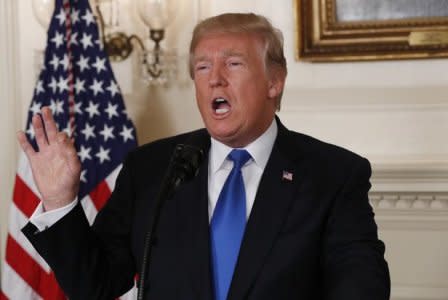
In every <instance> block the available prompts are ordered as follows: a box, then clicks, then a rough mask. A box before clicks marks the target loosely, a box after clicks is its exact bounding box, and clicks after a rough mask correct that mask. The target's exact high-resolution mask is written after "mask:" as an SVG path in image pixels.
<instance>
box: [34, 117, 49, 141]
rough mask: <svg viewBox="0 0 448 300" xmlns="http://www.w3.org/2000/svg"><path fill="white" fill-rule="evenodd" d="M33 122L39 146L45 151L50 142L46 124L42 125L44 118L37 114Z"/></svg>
mask: <svg viewBox="0 0 448 300" xmlns="http://www.w3.org/2000/svg"><path fill="white" fill-rule="evenodd" d="M31 122H32V124H33V128H34V133H35V136H36V143H37V146H38V147H39V149H43V148H45V146H48V141H47V136H46V134H45V128H44V124H43V123H42V118H41V116H40V115H38V114H36V115H34V116H33V118H32V119H31Z"/></svg>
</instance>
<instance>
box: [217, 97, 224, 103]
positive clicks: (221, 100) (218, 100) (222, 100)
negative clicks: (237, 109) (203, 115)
mask: <svg viewBox="0 0 448 300" xmlns="http://www.w3.org/2000/svg"><path fill="white" fill-rule="evenodd" d="M215 101H216V102H218V103H221V102H226V99H224V98H216V99H215Z"/></svg>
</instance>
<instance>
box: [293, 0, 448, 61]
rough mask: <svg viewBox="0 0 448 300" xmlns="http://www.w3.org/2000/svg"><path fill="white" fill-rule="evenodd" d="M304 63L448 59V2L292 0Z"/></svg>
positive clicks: (419, 0) (416, 0) (442, 0)
mask: <svg viewBox="0 0 448 300" xmlns="http://www.w3.org/2000/svg"><path fill="white" fill-rule="evenodd" d="M294 2H295V14H296V22H295V23H296V24H295V25H296V41H297V47H296V49H297V53H296V54H297V55H296V57H297V58H298V59H300V60H306V61H316V62H319V61H354V60H381V59H409V58H436V57H448V0H294Z"/></svg>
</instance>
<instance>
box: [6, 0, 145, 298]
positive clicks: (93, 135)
mask: <svg viewBox="0 0 448 300" xmlns="http://www.w3.org/2000/svg"><path fill="white" fill-rule="evenodd" d="M43 106H49V107H50V108H51V110H52V113H53V116H54V118H55V120H56V122H57V124H58V127H59V129H60V130H64V131H66V132H67V133H68V134H69V135H70V136H73V137H74V138H75V146H76V148H77V151H78V156H79V158H80V160H81V163H82V172H81V185H80V190H79V195H78V197H79V199H81V202H82V206H83V208H84V211H85V212H86V215H87V218H88V219H89V221H90V223H92V222H93V220H94V218H95V216H96V214H97V212H98V210H99V209H101V208H102V207H103V205H104V204H105V203H106V201H107V199H108V198H109V195H110V193H111V190H112V189H113V187H114V184H115V179H116V176H117V175H118V172H119V170H120V168H121V162H122V160H123V159H124V157H125V155H126V153H127V152H128V151H129V150H130V149H132V148H134V147H135V146H136V145H137V141H136V136H135V128H134V126H133V124H132V122H131V120H130V119H129V118H128V116H127V114H126V111H125V106H124V102H123V99H122V95H121V92H120V89H119V87H118V85H117V82H116V80H115V78H114V75H113V73H112V69H111V66H110V63H109V61H108V58H107V55H106V54H105V52H104V51H103V49H102V46H101V43H100V41H99V34H98V27H97V25H96V23H95V19H94V16H93V14H92V10H91V9H90V7H89V3H88V0H56V3H55V10H54V14H53V17H52V20H51V23H50V27H49V29H48V36H47V47H46V50H45V60H44V65H43V68H42V70H41V73H40V76H39V79H38V81H37V84H36V86H35V89H34V94H33V99H32V102H31V105H30V108H29V112H28V121H27V124H26V134H27V136H28V138H29V140H30V141H31V142H32V143H34V145H35V140H34V132H33V128H32V126H31V117H32V116H33V115H34V114H37V113H39V111H40V109H41V108H42V107H43ZM39 201H40V200H39V193H38V192H37V189H36V186H35V184H34V182H33V178H32V174H31V169H30V166H29V164H28V160H27V158H26V157H25V155H24V153H20V159H19V165H18V170H17V175H16V179H15V186H14V193H13V202H12V205H11V211H10V218H9V232H8V237H7V245H6V255H5V262H4V264H3V266H4V267H3V272H2V286H1V291H0V300H3V299H11V300H16V299H18V300H31V299H33V300H34V299H49V300H58V299H65V296H64V294H63V292H62V290H61V289H60V288H59V286H58V285H57V282H56V280H55V277H54V275H53V273H52V272H51V270H50V268H49V266H48V265H47V264H46V263H45V261H44V260H43V259H42V258H41V257H40V256H39V255H38V254H37V252H36V251H35V250H34V248H33V247H32V246H31V244H30V243H29V242H28V240H27V239H26V238H25V236H24V235H23V234H22V233H21V231H20V230H21V228H22V227H23V226H25V224H26V223H27V222H28V218H29V217H30V216H31V215H32V213H33V211H34V210H35V208H36V206H37V205H38V203H39ZM134 293H135V290H131V291H130V292H129V293H128V294H127V295H126V296H124V297H122V299H125V298H129V299H130V297H134ZM134 298H135V297H134Z"/></svg>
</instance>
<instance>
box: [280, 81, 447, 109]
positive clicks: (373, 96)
mask: <svg viewBox="0 0 448 300" xmlns="http://www.w3.org/2000/svg"><path fill="white" fill-rule="evenodd" d="M447 92H448V87H446V86H425V87H406V88H403V87H400V86H396V87H369V86H366V87H326V88H308V87H303V88H302V87H289V86H288V84H286V89H285V92H284V96H283V99H284V100H283V103H282V110H281V112H282V113H283V112H284V113H296V112H317V111H319V112H357V111H363V112H369V113H371V112H386V113H390V112H397V111H398V112H414V111H417V112H424V111H434V110H447V111H448V101H447V100H446V97H445V95H446V93H447ZM429 95H431V97H429Z"/></svg>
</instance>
